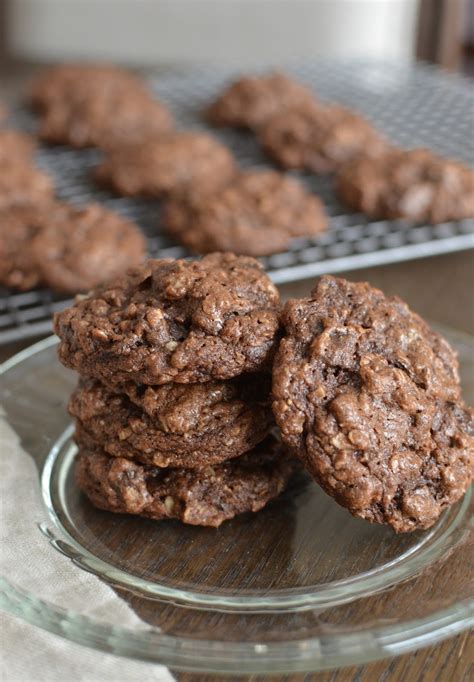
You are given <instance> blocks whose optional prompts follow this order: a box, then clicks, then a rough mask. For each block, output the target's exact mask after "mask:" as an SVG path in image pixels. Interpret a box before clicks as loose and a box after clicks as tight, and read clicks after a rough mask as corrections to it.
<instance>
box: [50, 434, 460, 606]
mask: <svg viewBox="0 0 474 682" xmlns="http://www.w3.org/2000/svg"><path fill="white" fill-rule="evenodd" d="M72 428H73V427H72V425H70V426H69V427H68V429H66V431H64V432H63V434H61V436H60V438H59V439H58V440H57V441H56V443H55V445H54V446H53V448H52V449H51V452H50V454H49V456H48V458H47V460H46V462H45V465H44V469H43V474H42V477H41V479H42V480H41V485H42V489H43V499H44V501H45V504H46V508H47V511H48V514H49V517H50V519H51V520H52V521H53V523H54V526H55V528H56V529H57V530H58V531H59V533H60V534H61V535H62V536H63V537H56V536H55V534H54V533H53V532H52V531H51V529H50V528H49V527H47V528H46V527H45V528H44V529H42V530H43V533H44V534H46V535H47V537H48V538H49V539H50V541H51V542H53V544H54V546H55V547H56V548H58V549H60V551H61V552H63V553H64V554H66V556H69V558H73V559H74V561H75V563H77V564H79V565H81V566H82V568H84V569H85V570H88V571H90V572H92V573H94V574H95V575H97V576H99V577H100V576H106V577H107V578H108V579H109V580H110V581H111V582H113V584H114V585H116V586H120V587H124V588H125V589H127V588H128V589H132V590H133V591H134V592H140V593H141V594H143V595H144V596H146V595H148V596H151V595H153V597H154V598H158V599H159V598H160V597H161V598H162V599H163V600H170V601H172V602H173V603H178V604H180V605H183V606H188V607H190V608H204V609H205V608H207V609H213V610H222V611H226V610H230V609H232V610H234V611H237V610H239V611H242V612H247V613H260V612H272V611H275V612H282V611H284V610H290V609H291V610H292V611H293V612H294V611H304V610H309V609H313V610H314V609H317V610H322V609H325V608H330V607H333V606H339V605H341V604H343V603H345V602H348V601H354V600H355V599H360V598H363V597H366V596H369V595H373V594H375V593H376V592H378V591H381V590H383V589H387V588H389V587H390V586H392V585H393V584H395V582H399V581H400V580H406V579H409V578H410V577H413V576H414V575H416V574H417V573H418V572H419V571H420V569H422V568H423V567H424V566H425V565H427V564H428V563H429V561H430V560H431V561H433V560H436V559H437V558H439V557H440V556H441V555H442V553H443V550H444V548H445V546H446V543H447V542H448V541H449V536H450V534H451V532H452V531H454V530H455V528H456V527H457V526H458V525H459V523H460V521H461V520H462V518H463V516H464V513H466V511H467V509H468V507H469V503H470V500H471V494H472V493H471V491H470V490H469V491H468V492H467V493H466V495H465V496H464V498H463V500H462V502H461V503H460V504H459V506H458V508H457V510H456V512H455V517H454V519H453V520H452V521H451V523H449V524H447V523H446V522H447V518H448V517H447V515H446V514H444V515H443V517H442V518H441V520H440V521H439V522H438V523H437V524H436V526H435V527H434V528H433V529H431V531H429V532H428V533H427V534H426V536H425V537H424V538H423V540H422V541H421V542H420V543H419V544H418V545H416V547H411V548H409V549H408V550H407V551H406V552H404V553H403V554H401V555H400V556H398V557H397V558H396V559H394V560H392V561H390V562H388V563H385V564H384V565H383V566H381V567H377V568H374V569H371V570H369V571H365V572H364V573H361V574H359V575H357V576H355V577H352V578H347V579H343V580H336V581H332V582H331V583H329V584H328V585H327V586H325V585H324V584H323V585H321V586H320V588H319V589H318V590H317V591H316V592H309V589H310V588H308V587H304V588H293V589H287V590H279V592H278V594H275V595H272V596H271V597H269V598H266V597H257V596H254V595H252V593H251V592H248V591H245V590H241V591H239V596H233V595H232V593H231V592H230V591H225V590H222V589H221V590H220V594H219V596H215V595H213V594H210V593H209V592H206V591H196V590H193V589H186V588H185V587H182V588H177V587H176V588H174V587H167V586H166V585H161V584H159V583H158V584H157V585H156V587H154V588H153V587H150V586H149V583H148V581H147V580H146V579H141V578H140V577H139V576H135V575H130V574H129V573H127V571H124V570H122V569H119V568H117V567H115V566H114V567H110V566H109V565H108V564H107V563H106V562H105V561H104V560H102V559H100V558H98V557H97V556H95V555H94V554H93V553H92V552H90V551H88V550H87V549H85V548H84V547H83V546H82V545H80V544H79V543H78V542H77V540H76V539H75V538H74V537H73V536H72V535H71V534H70V533H69V532H68V530H67V529H66V528H65V527H64V525H63V523H61V521H60V519H59V517H58V515H57V513H56V511H55V509H54V504H53V501H52V499H51V493H50V485H49V481H50V478H51V476H52V471H53V469H54V466H55V464H56V461H57V457H58V454H59V453H60V452H61V450H62V449H63V447H64V446H66V447H67V441H68V440H69V438H70V436H71V434H72ZM67 449H68V450H69V448H67ZM437 530H438V531H439V530H441V532H440V534H439V535H437V534H436V531H437ZM430 541H432V542H430ZM58 542H59V543H60V546H59V547H58Z"/></svg>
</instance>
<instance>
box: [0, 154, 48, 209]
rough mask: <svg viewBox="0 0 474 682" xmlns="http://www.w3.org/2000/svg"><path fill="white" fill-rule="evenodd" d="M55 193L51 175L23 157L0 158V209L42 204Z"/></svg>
mask: <svg viewBox="0 0 474 682" xmlns="http://www.w3.org/2000/svg"><path fill="white" fill-rule="evenodd" d="M53 194H54V187H53V182H52V180H51V178H50V177H49V175H47V174H46V173H43V171H40V170H39V169H38V168H35V167H34V166H32V165H30V164H29V163H27V162H26V161H24V160H22V159H19V160H16V161H14V160H12V159H11V158H8V159H7V158H0V209H4V208H8V207H10V206H25V205H28V204H40V203H42V202H44V201H50V200H51V199H52V198H53Z"/></svg>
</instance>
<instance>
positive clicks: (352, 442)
mask: <svg viewBox="0 0 474 682" xmlns="http://www.w3.org/2000/svg"><path fill="white" fill-rule="evenodd" d="M282 321H283V325H284V329H285V332H284V338H283V340H282V342H281V345H280V348H279V350H278V352H277V355H276V358H275V363H274V378H273V393H274V405H273V407H274V413H275V416H276V420H277V423H278V425H279V426H280V429H281V431H282V435H283V439H284V440H285V442H286V443H287V444H288V445H290V446H291V447H292V448H293V449H294V450H295V452H296V453H297V454H298V456H299V457H300V458H301V459H302V461H303V463H304V464H305V466H306V468H307V469H308V471H309V472H310V473H311V474H312V475H313V476H314V478H315V479H316V481H317V482H318V483H319V484H320V485H321V486H322V487H323V488H324V490H326V492H327V493H329V494H330V495H332V496H333V497H334V498H335V499H336V500H337V501H338V502H339V503H340V504H341V505H342V506H344V507H346V508H347V509H348V510H349V511H350V512H351V513H352V514H354V515H356V516H360V517H362V518H365V519H368V520H369V521H373V522H378V523H387V524H390V525H391V526H392V527H393V528H394V529H395V530H396V531H397V532H404V531H411V530H415V529H417V528H428V527H429V526H431V525H432V524H433V523H434V522H435V521H436V520H437V518H438V517H439V515H440V513H441V511H442V510H443V509H444V508H445V507H447V506H449V505H451V504H453V503H454V502H456V501H457V500H459V499H460V497H462V495H463V494H464V493H465V491H466V489H467V487H468V485H469V483H470V481H471V479H472V476H473V468H474V439H473V437H472V435H471V434H472V431H471V429H472V413H471V412H470V410H469V409H468V408H466V406H465V405H464V403H463V402H462V399H461V396H460V385H459V378H458V372H457V360H456V355H455V353H454V352H453V351H452V349H451V348H450V346H449V345H448V343H447V342H446V341H445V340H444V339H443V338H442V337H441V336H439V335H438V334H436V333H435V332H434V331H432V330H431V329H430V328H429V327H428V325H427V324H426V323H425V322H424V321H423V320H422V319H421V318H420V317H418V315H416V314H414V313H412V312H411V311H410V310H409V308H408V307H407V306H406V304H405V303H403V302H402V301H400V300H399V299H398V298H385V296H384V295H383V294H382V292H380V291H378V290H377V289H372V288H371V287H370V286H369V285H368V284H365V283H360V284H354V283H350V282H347V281H345V280H342V279H336V278H334V277H329V276H326V277H322V278H321V279H320V280H319V282H318V284H317V285H316V287H315V289H314V291H313V292H312V294H311V297H310V298H307V299H301V300H293V301H289V302H288V303H287V305H286V307H285V309H284V312H283V320H282Z"/></svg>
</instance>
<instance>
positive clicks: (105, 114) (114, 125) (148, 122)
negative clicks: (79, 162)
mask: <svg viewBox="0 0 474 682" xmlns="http://www.w3.org/2000/svg"><path fill="white" fill-rule="evenodd" d="M171 127H172V117H171V114H170V112H169V111H168V109H167V108H166V107H165V106H164V105H163V104H162V103H161V102H157V101H156V100H153V99H152V98H151V97H150V96H149V95H148V93H146V92H145V91H143V92H135V91H132V92H121V91H120V92H117V93H114V92H110V93H109V92H108V91H107V90H106V91H105V92H100V93H98V94H97V95H93V96H89V97H84V98H81V97H78V96H76V97H70V98H68V99H66V100H64V101H61V103H58V104H55V105H53V106H51V107H50V108H49V109H48V110H47V111H46V113H45V114H44V115H43V117H42V119H41V123H40V128H39V136H40V138H41V139H42V140H44V141H45V142H48V143H50V144H67V145H69V146H71V147H75V148H78V149H80V148H82V147H105V148H107V147H109V146H114V145H121V144H123V143H124V142H126V143H128V144H130V143H132V142H134V141H140V140H143V139H147V137H150V136H157V135H162V134H164V133H167V132H169V130H170V129H171Z"/></svg>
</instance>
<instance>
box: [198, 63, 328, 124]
mask: <svg viewBox="0 0 474 682" xmlns="http://www.w3.org/2000/svg"><path fill="white" fill-rule="evenodd" d="M314 101H315V97H314V95H313V93H312V92H311V90H309V88H307V87H305V86H304V85H302V84H301V83H298V81H296V80H295V79H293V78H290V77H289V76H286V75H285V74H283V73H270V74H266V75H263V76H243V77H242V78H239V79H238V80H236V81H235V82H234V83H232V84H231V85H229V86H228V87H227V88H226V89H225V90H224V92H223V93H222V94H221V95H220V96H219V97H218V98H217V100H216V101H215V102H213V104H211V106H210V107H209V108H208V109H207V111H206V118H207V119H208V120H209V121H210V122H211V123H213V124H214V125H217V126H233V127H237V128H250V129H253V130H255V129H256V128H258V126H260V125H262V123H264V122H265V121H267V120H268V119H269V118H270V117H271V116H273V115H274V114H276V113H277V112H283V111H288V109H290V108H294V107H300V106H305V105H307V104H311V103H313V102H314Z"/></svg>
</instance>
